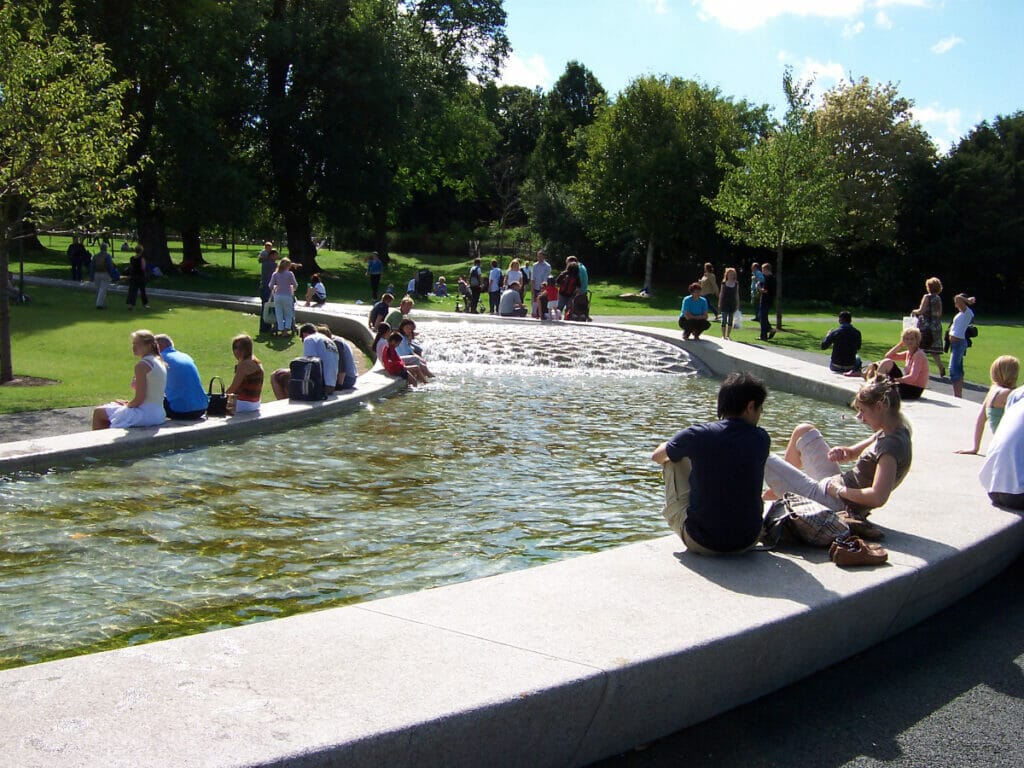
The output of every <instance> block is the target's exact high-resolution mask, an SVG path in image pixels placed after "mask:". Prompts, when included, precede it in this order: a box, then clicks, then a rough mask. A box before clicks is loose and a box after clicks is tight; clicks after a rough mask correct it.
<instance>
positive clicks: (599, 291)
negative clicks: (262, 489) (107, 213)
mask: <svg viewBox="0 0 1024 768" xmlns="http://www.w3.org/2000/svg"><path fill="white" fill-rule="evenodd" d="M41 239H42V243H43V245H44V246H46V247H47V248H48V250H47V251H45V252H44V253H31V254H29V255H27V256H26V262H25V272H26V274H29V275H37V276H43V277H56V278H68V277H69V276H70V270H69V268H68V265H67V263H66V258H65V255H64V253H65V250H66V249H67V246H68V244H69V243H70V239H69V238H67V237H57V236H53V237H51V236H49V235H43V237H42V238H41ZM119 246H120V242H119V241H117V242H115V243H114V257H115V261H116V262H117V263H118V265H119V266H121V267H124V266H126V265H127V261H128V253H125V252H122V251H120V250H119ZM261 248H262V246H260V245H240V246H237V247H236V249H235V253H234V266H233V267H232V252H231V249H230V247H229V248H228V249H226V250H222V249H220V248H219V247H218V246H205V247H204V249H203V254H204V258H205V259H206V260H207V262H208V264H206V265H204V266H203V267H202V273H203V274H202V276H198V277H196V276H191V277H189V276H183V275H168V276H166V277H162V278H160V279H159V280H157V281H155V282H154V283H153V286H154V287H159V288H169V289H179V290H190V291H200V292H206V293H226V294H231V295H241V296H253V295H255V294H256V292H257V284H258V280H259V273H260V269H259V262H257V260H256V255H257V254H258V253H259V251H260V249H261ZM171 250H172V261H174V262H175V263H177V262H179V261H180V258H181V257H180V244H179V243H173V242H172V243H171ZM16 256H17V253H15V254H12V257H15V258H12V262H13V263H12V265H11V268H12V272H14V274H17V270H18V265H17V258H16ZM366 256H367V254H365V253H359V252H354V251H332V250H321V251H320V252H319V254H318V256H317V259H318V261H319V263H320V266H321V267H322V268H323V272H322V274H323V276H324V282H325V285H326V287H327V295H328V300H329V301H342V302H345V301H352V302H354V301H357V300H361V301H363V302H365V303H367V304H369V301H370V295H369V279H368V278H367V276H366ZM489 261H490V260H489V259H488V258H485V259H484V263H485V264H487V263H488V262H489ZM470 266H471V261H470V260H469V259H467V258H464V257H446V256H424V255H418V254H393V255H392V258H391V264H390V265H389V266H388V268H387V271H386V272H385V273H384V279H383V280H382V287H383V286H387V285H388V283H392V284H393V285H394V287H395V290H396V293H397V294H399V295H401V294H402V293H404V288H405V285H406V284H407V283H408V281H409V279H410V278H411V277H413V276H414V275H415V274H416V272H417V271H418V270H420V269H423V268H426V269H430V270H432V271H433V272H434V276H435V279H436V278H437V277H439V276H441V275H444V276H445V277H446V278H447V280H448V284H449V287H450V290H452V292H453V293H454V292H455V290H456V288H455V286H456V282H457V278H458V275H460V274H463V275H465V274H468V272H469V268H470ZM590 287H591V291H592V294H593V305H592V308H591V314H593V315H594V316H597V317H600V316H602V315H605V316H607V315H621V316H627V317H629V316H632V317H636V318H637V322H640V323H642V324H645V325H651V326H656V327H664V328H677V327H678V326H677V324H676V320H677V318H678V315H679V305H680V303H681V301H682V297H683V292H684V290H685V286H684V285H683V284H682V283H681V282H680V283H679V285H675V286H673V285H671V284H669V285H666V286H665V287H663V288H660V289H659V290H658V291H657V292H656V293H655V294H654V295H653V296H650V297H640V296H637V295H636V291H637V286H636V285H634V284H630V283H625V282H621V281H617V280H609V281H593V282H592V283H591V286H590ZM304 290H305V286H304V285H301V286H300V291H304ZM29 293H30V294H32V295H33V297H34V298H35V300H36V301H35V303H34V304H31V305H28V306H15V307H12V329H13V333H12V344H13V358H14V370H15V374H16V375H18V376H35V377H40V378H48V379H59V380H60V383H59V384H56V385H52V386H45V387H8V386H4V387H2V388H0V413H5V412H12V411H20V410H32V409H38V408H53V407H59V406H61V405H67V406H72V405H88V404H94V403H100V402H104V401H106V400H109V399H112V398H114V397H126V396H127V395H128V394H129V391H128V386H127V384H128V381H129V379H130V377H131V367H132V358H131V351H130V348H129V343H128V334H129V333H130V332H131V331H132V330H135V329H136V328H139V327H148V328H150V329H151V330H153V331H155V332H157V333H168V334H169V335H170V336H172V337H173V338H174V340H175V343H176V344H177V345H178V346H179V347H180V348H181V349H182V350H183V351H185V352H188V353H189V354H190V355H192V356H193V357H194V358H195V359H196V362H197V364H198V366H199V370H200V373H201V374H202V375H203V376H204V377H207V378H208V377H209V376H211V375H213V374H217V375H220V376H221V377H222V378H227V377H228V376H230V374H231V370H232V359H231V356H230V349H229V340H230V339H231V337H232V336H234V335H235V334H236V333H243V332H244V333H249V334H252V333H254V332H255V330H256V327H257V323H256V319H255V318H254V317H251V316H245V315H240V314H238V313H234V312H229V311H226V310H214V309H206V308H199V307H175V308H168V307H161V306H160V304H161V302H154V307H155V309H154V310H153V311H151V312H148V313H142V312H139V311H137V312H136V313H135V314H134V315H133V314H130V313H128V312H127V311H126V310H125V309H124V307H123V303H122V302H121V301H119V298H120V297H118V296H116V295H115V296H112V298H111V302H110V306H111V309H109V310H107V312H105V313H104V312H97V311H96V310H95V309H93V297H92V294H91V293H85V292H75V291H48V292H46V293H44V292H42V291H40V290H39V289H35V290H30V291H29ZM484 300H485V301H486V298H485V299H484ZM417 306H418V307H420V308H422V309H430V310H441V311H454V309H455V297H454V296H449V297H447V298H436V297H428V298H426V299H417ZM367 309H369V307H367ZM744 309H745V310H746V311H748V312H749V307H747V306H745V307H744ZM851 309H852V311H853V313H854V322H855V325H856V326H857V327H858V328H859V329H860V330H861V333H862V334H863V336H864V348H863V349H862V350H861V356H862V357H863V358H864V359H865V360H871V359H879V358H881V357H882V356H883V355H884V354H885V352H886V351H887V350H888V349H889V348H890V347H891V346H892V345H893V344H894V343H895V342H896V340H897V339H898V337H899V331H900V325H899V322H898V320H899V318H898V317H897V314H898V313H895V312H894V313H890V314H888V315H887V314H886V313H885V312H881V311H862V310H858V309H857V308H855V307H854V308H851ZM835 314H836V309H835V308H832V307H828V306H827V305H821V304H820V303H817V304H816V303H808V304H804V305H801V304H797V303H792V302H791V303H789V304H787V306H786V312H785V316H784V323H783V327H784V329H783V330H782V331H780V332H779V333H778V335H777V336H776V337H775V340H774V342H773V344H775V345H777V346H780V347H784V348H790V349H798V350H805V351H813V352H816V353H819V354H822V355H825V354H827V353H823V352H822V351H821V349H820V347H819V344H820V341H821V339H822V338H823V337H824V336H825V333H826V332H827V331H828V329H829V328H831V327H832V326H833V325H834V320H833V318H834V317H835ZM654 316H663V317H664V318H665V319H664V321H652V320H650V318H651V317H654ZM946 319H947V321H948V319H949V318H946ZM981 322H982V325H981V333H980V335H979V336H978V338H977V339H975V340H974V346H973V347H972V348H971V349H970V351H969V353H968V355H967V359H966V378H967V380H968V381H973V382H977V383H981V384H987V383H988V380H989V379H988V368H989V365H990V364H991V362H992V360H993V359H994V358H996V357H997V356H999V355H1001V354H1016V355H1017V356H1018V357H1022V356H1024V327H1021V325H1020V324H1019V321H1009V322H1007V321H996V320H993V319H990V318H987V317H985V318H982V320H981ZM718 332H719V331H718V328H717V326H713V327H712V329H711V334H712V335H717V334H718ZM757 336H758V332H757V328H756V327H755V325H754V324H753V323H752V322H751V318H749V316H748V318H747V322H746V324H745V326H744V328H743V329H742V330H739V331H736V332H734V334H733V337H734V338H735V339H736V340H737V341H751V342H753V341H756V340H757ZM297 348H298V344H297V342H291V343H289V342H288V341H285V340H280V341H279V340H276V339H266V340H264V341H261V342H258V346H257V356H258V357H260V358H261V359H262V360H263V363H264V368H266V369H268V370H270V369H272V368H275V367H280V366H282V365H284V364H285V363H287V361H288V360H289V359H291V358H292V357H294V356H295V355H296V354H297ZM946 359H947V360H948V356H947V358H946ZM96 361H102V363H101V364H97V362H96Z"/></svg>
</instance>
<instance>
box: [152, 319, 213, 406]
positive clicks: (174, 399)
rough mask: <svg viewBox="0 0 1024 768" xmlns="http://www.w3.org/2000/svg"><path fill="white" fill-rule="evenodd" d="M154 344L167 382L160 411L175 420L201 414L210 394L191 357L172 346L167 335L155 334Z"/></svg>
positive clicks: (172, 343)
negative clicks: (165, 368) (160, 358)
mask: <svg viewBox="0 0 1024 768" xmlns="http://www.w3.org/2000/svg"><path fill="white" fill-rule="evenodd" d="M156 345H157V348H158V349H159V350H160V357H162V358H163V361H164V363H165V364H166V365H167V385H166V386H165V387H164V413H166V414H167V418H169V419H177V420H179V421H195V420H196V419H201V418H203V416H205V415H206V406H207V405H208V404H209V400H210V398H209V397H207V396H206V390H205V389H203V381H202V379H200V378H199V369H197V368H196V364H195V361H194V360H193V359H192V358H191V356H189V355H186V354H185V353H184V352H179V351H178V350H176V349H175V348H174V342H173V341H172V340H171V337H170V336H167V335H165V334H162V333H161V334H158V335H157V337H156Z"/></svg>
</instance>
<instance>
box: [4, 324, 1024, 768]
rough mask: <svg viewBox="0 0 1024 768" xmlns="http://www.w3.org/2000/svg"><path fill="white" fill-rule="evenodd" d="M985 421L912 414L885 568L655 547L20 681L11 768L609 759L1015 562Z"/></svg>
mask: <svg viewBox="0 0 1024 768" xmlns="http://www.w3.org/2000/svg"><path fill="white" fill-rule="evenodd" d="M644 332H645V333H648V334H650V333H651V332H650V331H649V329H645V331H644ZM652 335H653V334H652ZM656 335H658V336H659V337H661V338H666V339H669V340H673V341H675V342H676V343H679V342H678V340H677V339H673V334H668V333H666V334H656ZM679 344H680V346H684V347H685V348H686V349H688V350H689V351H691V352H692V353H694V354H695V355H697V356H699V357H700V359H701V360H702V361H703V362H704V363H705V364H706V365H707V366H708V367H709V368H711V369H712V370H714V371H715V372H716V373H718V374H721V373H723V372H726V371H727V370H732V369H737V368H743V369H748V370H754V371H757V372H759V373H761V375H763V376H765V378H767V379H768V380H769V383H770V384H771V385H772V386H777V387H784V388H785V389H788V390H794V391H808V390H810V391H815V392H820V393H821V395H823V396H825V397H827V398H828V399H830V400H833V401H836V402H843V401H846V400H848V399H849V397H850V394H851V392H852V391H854V390H855V388H856V385H857V384H856V382H855V381H850V380H845V379H842V378H841V377H833V376H832V375H831V374H828V373H827V372H826V371H824V370H823V369H822V367H820V366H812V365H810V364H806V363H800V362H796V361H793V360H791V359H789V358H782V357H779V356H777V355H774V354H773V353H771V352H770V351H767V350H760V349H756V348H753V347H747V346H744V345H740V344H726V343H722V344H718V343H715V342H711V341H704V342H701V343H699V344H685V345H684V344H682V343H679ZM770 404H771V399H770V398H769V403H768V407H770ZM977 408H978V406H977V404H974V403H964V402H962V401H955V400H953V399H952V398H949V397H946V396H943V395H935V394H929V395H928V397H927V399H925V400H922V401H918V402H914V403H908V404H907V405H906V411H907V414H908V417H909V418H910V420H911V421H912V423H913V425H914V428H915V432H914V435H915V437H914V449H915V468H914V470H912V471H911V472H910V474H909V475H908V476H907V479H906V480H905V481H904V483H903V485H901V486H900V488H898V489H897V490H896V492H894V493H893V495H892V498H891V499H890V501H889V503H888V504H887V505H886V507H884V508H882V509H881V510H879V511H878V512H877V513H876V515H875V519H877V522H878V523H879V524H880V525H882V526H884V527H886V528H887V529H888V531H889V533H888V537H887V540H886V546H887V548H888V549H889V551H890V562H889V563H888V564H887V565H886V566H884V567H879V568H875V569H863V570H850V571H844V570H841V569H838V568H836V567H835V566H834V565H832V563H830V562H829V561H828V559H827V556H826V555H825V553H824V552H823V551H821V550H800V551H791V552H787V551H776V552H757V553H750V554H748V555H745V556H743V557H741V558H735V559H718V558H701V557H698V556H694V555H690V554H688V553H686V552H685V551H684V550H683V547H682V545H681V543H680V542H679V541H678V540H677V539H676V538H675V537H672V536H666V537H663V538H659V539H655V540H652V541H646V542H641V543H638V544H633V545H629V546H624V547H620V548H617V549H614V550H609V551H606V552H603V553H599V554H594V555H586V556H581V557H578V558H573V559H570V560H563V561H560V562H557V563H553V564H550V565H547V566H542V567H538V568H533V569H528V570H523V571H517V572H513V573H508V574H503V575H501V576H495V577H491V578H488V579H481V580H477V581H472V582H466V583H462V584H455V585H451V586H448V587H443V588H439V589H435V590H428V591H425V592H419V593H415V594H410V595H403V596H399V597H393V598H387V599H383V600H377V601H374V602H369V603H364V604H361V605H355V606H349V607H346V608H338V609H331V610H325V611H322V612H319V613H312V614H305V615H302V616H295V617H291V618H287V619H281V620H277V621H270V622H265V623H260V624H254V625H249V626H245V627H240V628H237V629H228V630H222V631H218V632H210V633H206V634H201V635H196V636H192V637H186V638H180V639H178V640H170V641H166V642H160V643H153V644H150V645H143V646H137V647H132V648H126V649H122V650H118V651H111V652H108V653H102V654H94V655H90V656H81V657H77V658H72V659H66V660H63V661H56V662H50V663H46V664H39V665H35V666H30V667H22V668H19V669H13V670H8V671H6V672H2V673H0V707H2V709H3V711H4V712H5V713H8V714H7V716H6V717H5V718H4V719H3V721H2V722H0V740H2V741H3V743H4V744H5V745H6V746H7V748H6V750H5V752H4V754H3V756H2V757H0V764H2V765H11V766H47V768H50V767H51V766H52V767H53V768H61V767H62V766H91V765H104V766H148V765H167V764H181V765H205V766H240V765H267V766H271V765H272V766H326V765H354V766H363V765H366V766H371V765H389V766H396V765H397V766H413V765H416V766H421V765H435V764H443V765H450V766H477V765H495V766H497V765H531V766H533V765H539V766H544V765H550V766H564V765H583V764H586V763H588V762H590V761H593V760H596V759H599V758H601V757H604V756H607V755H609V754H614V753H616V752H620V751H622V750H625V749H628V748H630V747H631V746H633V745H635V744H639V743H644V742H647V741H650V740H652V739H655V738H657V737H659V736H662V735H665V734H667V733H671V732H673V731H675V730H677V729H679V728H681V727H684V726H686V725H689V724H692V723H696V722H698V721H700V720H703V719H706V718H708V717H711V716H713V715H715V714H717V713H719V712H721V711H724V710H726V709H729V708H731V707H734V706H736V705H739V704H741V703H744V702H746V701H750V700H752V699H754V698H756V697H758V696H761V695H763V694H765V693H767V692H769V691H771V690H774V689H777V688H779V687H782V686H784V685H786V684H789V683H791V682H793V681H794V680H797V679H799V678H801V677H803V676H805V675H808V674H811V673H812V672H814V671H816V670H818V669H820V668H822V667H824V666H827V665H829V664H833V663H835V662H837V661H840V660H842V659H844V658H846V657H848V656H849V655H851V654H853V653H856V652H858V651H860V650H862V649H864V648H867V647H869V646H871V645H873V644H875V643H878V642H880V641H881V640H884V639H885V638H887V637H889V636H891V635H892V634H894V633H895V632H898V631H900V630H902V629H904V628H906V627H908V626H910V625H912V624H913V623H915V622H917V621H920V620H921V619H923V618H925V617H926V616H928V615H930V614H931V613H933V612H935V611H937V610H939V609H941V608H943V607H945V606H947V605H949V604H950V603H952V602H953V601H955V600H956V599H958V598H959V597H961V596H962V595H964V594H966V593H968V592H969V591H971V590H972V589H974V588H975V587H976V586H978V585H979V584H981V583H983V582H984V581H985V580H987V579H989V578H991V577H992V576H993V575H995V574H996V573H998V572H999V571H1000V570H1001V569H1002V568H1004V567H1005V566H1006V565H1007V564H1008V563H1009V562H1010V561H1012V559H1013V558H1014V557H1016V555H1017V554H1018V553H1019V552H1020V551H1021V550H1022V549H1024V519H1022V517H1021V516H1020V515H1019V514H1015V513H1012V512H1008V511H1005V510H1001V509H998V508H995V507H993V506H991V504H989V502H988V498H987V496H986V495H985V493H984V492H983V490H982V488H981V487H980V485H979V483H978V480H977V470H978V468H979V467H980V463H981V462H980V459H978V457H973V456H957V455H956V454H953V453H952V447H951V446H950V436H951V435H955V436H961V435H968V434H970V432H971V430H972V429H973V424H974V418H975V415H976V413H977V410H976V409H977ZM676 426H677V425H666V430H665V431H666V435H668V434H670V433H671V432H672V431H673V430H674V428H675V427H676ZM776 447H778V446H776ZM652 471H653V465H652ZM640 513H641V514H652V515H654V514H658V511H657V510H653V509H652V510H646V511H644V512H640Z"/></svg>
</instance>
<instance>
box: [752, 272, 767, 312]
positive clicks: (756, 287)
mask: <svg viewBox="0 0 1024 768" xmlns="http://www.w3.org/2000/svg"><path fill="white" fill-rule="evenodd" d="M762 285H764V273H763V272H762V271H761V265H760V264H758V263H757V262H756V261H755V262H754V263H753V264H751V265H750V307H751V309H753V310H754V320H757V321H760V319H761V286H762Z"/></svg>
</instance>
